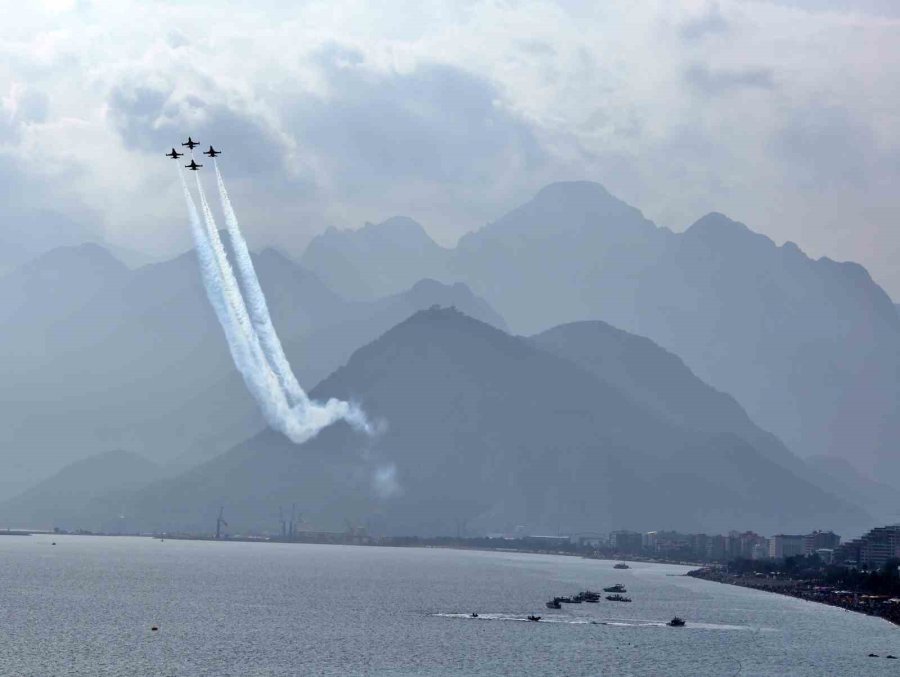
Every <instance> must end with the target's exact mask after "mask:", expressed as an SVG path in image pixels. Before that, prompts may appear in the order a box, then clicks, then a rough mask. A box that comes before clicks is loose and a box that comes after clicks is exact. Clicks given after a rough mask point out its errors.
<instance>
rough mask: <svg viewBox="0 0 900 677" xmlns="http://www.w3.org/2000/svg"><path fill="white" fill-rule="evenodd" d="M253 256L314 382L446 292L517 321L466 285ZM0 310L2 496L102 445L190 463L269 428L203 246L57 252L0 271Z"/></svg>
mask: <svg viewBox="0 0 900 677" xmlns="http://www.w3.org/2000/svg"><path fill="white" fill-rule="evenodd" d="M224 241H225V242H226V243H227V242H228V238H227V237H225V238H224ZM254 265H255V266H256V269H257V272H258V275H259V278H260V284H261V285H262V287H263V289H264V290H265V293H266V296H267V300H268V305H269V309H270V311H271V313H272V318H273V322H274V324H275V326H276V327H277V329H278V331H279V334H280V335H281V337H282V339H283V340H284V342H285V346H286V350H287V352H288V355H289V357H290V358H291V359H292V361H293V364H294V367H295V369H296V371H297V373H298V376H300V378H301V382H302V383H304V384H306V385H307V387H309V386H311V385H313V384H314V383H315V382H317V381H318V380H320V379H322V378H324V377H325V376H327V375H328V374H329V373H330V372H331V371H333V370H334V369H336V368H337V367H339V366H340V365H341V364H343V363H344V362H345V361H346V360H347V358H349V356H350V355H351V354H352V352H353V351H354V350H356V348H358V347H360V346H361V345H364V344H365V343H368V342H369V341H371V340H373V339H374V338H376V337H377V336H378V335H380V334H381V333H383V332H385V331H387V330H388V329H389V328H390V327H392V326H393V325H394V324H396V323H397V322H400V321H401V320H403V319H405V318H406V317H408V316H409V315H411V314H413V313H414V312H415V311H416V310H419V309H421V308H427V307H429V306H431V305H433V304H441V305H455V306H457V307H459V308H460V309H462V310H463V311H464V312H467V313H470V314H472V315H473V316H476V317H479V318H481V319H484V320H485V321H487V322H491V323H494V324H496V325H497V326H499V327H505V324H504V322H503V319H502V318H500V316H499V315H497V314H496V313H495V312H494V311H493V310H492V309H491V308H490V307H489V306H487V304H485V303H484V302H483V301H482V300H481V299H478V298H477V297H475V296H474V295H473V294H472V292H471V291H470V290H469V289H468V288H467V287H465V286H464V285H461V284H459V285H455V286H447V287H445V286H443V285H440V284H439V283H436V282H432V281H421V282H418V283H417V284H416V285H414V286H413V287H412V288H411V289H409V290H405V291H404V292H402V293H399V294H396V295H394V296H392V297H389V298H382V299H377V300H372V301H365V302H362V301H359V302H348V301H345V300H344V299H343V298H341V297H340V296H338V295H337V294H336V293H335V292H333V291H332V290H331V289H329V288H328V287H327V286H326V285H325V284H323V283H322V282H321V281H320V280H319V279H318V277H317V276H316V275H314V274H313V273H311V272H309V271H308V270H306V269H304V268H303V267H302V266H300V265H298V264H297V263H295V262H293V261H291V260H290V259H288V258H286V257H285V256H283V255H282V254H280V253H278V252H277V251H275V250H271V249H268V250H265V251H263V252H261V253H259V254H254ZM0 320H2V321H3V324H4V331H3V332H2V334H0V374H2V377H3V378H0V397H2V398H3V402H4V407H3V408H0V449H3V450H4V463H5V466H4V472H3V473H0V499H2V498H6V497H9V496H12V495H14V494H16V493H19V492H20V491H22V490H23V489H24V488H25V487H27V486H31V485H33V484H35V483H36V482H39V481H40V480H42V479H44V478H46V477H47V476H49V475H50V474H52V473H53V472H56V471H57V470H59V469H60V468H62V467H63V466H65V465H66V464H68V463H71V462H72V461H75V460H77V459H79V458H85V457H88V456H90V455H92V454H94V453H96V450H97V449H98V448H99V449H102V448H110V447H122V448H128V449H131V450H133V451H135V452H136V453H139V454H142V455H144V456H146V457H147V458H151V459H153V460H154V461H155V462H159V463H163V464H175V465H176V466H178V467H182V468H183V467H186V465H187V464H190V463H192V462H196V461H197V460H198V459H204V460H205V459H207V458H210V457H212V456H214V455H215V454H217V453H219V452H221V451H224V450H227V449H229V448H231V447H232V446H234V445H235V444H236V443H238V442H240V441H241V440H243V439H246V438H247V437H249V436H251V435H254V434H256V433H257V432H259V431H260V430H261V429H262V428H263V425H264V424H263V421H262V418H261V416H260V414H259V413H258V410H257V407H256V405H255V403H254V402H253V400H252V398H251V397H250V396H249V395H248V394H247V392H246V389H245V387H244V385H243V382H242V381H241V379H240V377H239V375H238V374H237V372H236V370H235V369H234V366H233V364H232V361H231V357H230V356H229V353H228V349H227V346H226V344H225V340H224V338H223V335H222V330H221V329H220V327H219V325H218V322H217V321H216V318H215V316H214V314H213V312H212V310H211V308H210V306H209V302H208V301H207V298H206V294H205V292H204V290H203V287H202V285H201V283H200V276H199V273H198V270H197V263H196V260H195V256H194V254H193V253H192V252H188V253H185V254H183V255H181V256H178V257H176V258H174V259H171V260H168V261H164V262H160V263H155V264H151V265H147V266H143V267H141V268H138V269H136V270H130V269H128V268H127V267H126V266H124V265H123V264H122V263H121V262H119V261H118V260H117V259H116V258H115V257H114V256H112V254H110V252H108V251H107V250H105V249H103V248H102V247H100V246H97V245H84V246H80V247H64V248H59V249H56V250H53V251H51V252H48V253H47V254H44V255H42V256H41V257H39V258H38V259H36V260H34V261H33V262H31V263H29V264H27V265H26V266H23V267H21V268H19V269H17V270H15V271H13V272H11V273H9V274H7V275H5V276H2V277H0ZM210 421H215V422H216V424H215V425H210Z"/></svg>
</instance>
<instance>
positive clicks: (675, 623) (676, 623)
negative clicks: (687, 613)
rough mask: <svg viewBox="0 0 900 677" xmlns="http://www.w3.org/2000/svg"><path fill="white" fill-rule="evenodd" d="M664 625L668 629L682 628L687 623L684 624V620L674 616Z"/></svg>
mask: <svg viewBox="0 0 900 677" xmlns="http://www.w3.org/2000/svg"><path fill="white" fill-rule="evenodd" d="M666 625H668V626H669V627H670V628H683V627H684V626H685V625H687V623H685V620H684V619H683V618H679V617H678V616H675V618H673V619H672V620H671V621H669V622H668V623H667V624H666Z"/></svg>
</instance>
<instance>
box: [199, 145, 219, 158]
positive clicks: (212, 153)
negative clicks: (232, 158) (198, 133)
mask: <svg viewBox="0 0 900 677" xmlns="http://www.w3.org/2000/svg"><path fill="white" fill-rule="evenodd" d="M203 154H204V155H209V156H210V157H212V158H214V157H215V156H216V155H221V154H222V151H220V150H216V149H215V148H213V147H212V146H210V147H209V150H205V151H203Z"/></svg>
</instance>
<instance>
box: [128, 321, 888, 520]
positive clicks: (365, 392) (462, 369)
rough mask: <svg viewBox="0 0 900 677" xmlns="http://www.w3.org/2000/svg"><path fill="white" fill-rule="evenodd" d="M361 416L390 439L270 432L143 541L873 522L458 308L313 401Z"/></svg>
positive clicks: (178, 493)
mask: <svg viewBox="0 0 900 677" xmlns="http://www.w3.org/2000/svg"><path fill="white" fill-rule="evenodd" d="M313 396H315V397H317V398H328V397H341V398H346V399H352V400H353V401H356V402H359V403H360V404H361V406H362V407H363V408H364V409H365V411H366V412H367V413H368V414H369V416H370V417H371V418H373V419H374V420H377V421H381V422H382V432H381V433H380V434H378V435H375V436H373V437H366V436H364V435H361V434H359V433H355V432H353V431H352V430H351V429H350V428H349V427H347V426H346V425H343V424H339V425H335V426H332V427H330V428H328V429H326V430H324V431H323V432H322V433H320V435H319V436H318V437H316V438H315V439H313V440H311V441H309V442H307V443H306V444H304V445H301V446H296V445H292V444H291V443H290V442H288V441H287V440H286V439H285V438H283V437H282V436H280V435H278V434H275V433H272V432H269V431H267V432H264V433H261V434H260V435H257V436H256V437H254V438H252V439H250V440H248V441H247V442H245V443H243V444H241V445H239V446H237V447H235V448H234V449H233V450H231V451H229V452H227V453H226V454H224V455H222V456H220V457H218V458H216V459H215V460H214V461H211V462H208V463H206V464H203V465H201V466H198V467H197V468H194V469H192V470H190V471H188V472H186V473H184V474H183V475H181V476H180V477H178V478H175V479H171V480H167V481H164V482H159V483H157V484H155V485H153V486H151V487H148V488H147V489H145V490H144V491H142V492H140V494H139V495H138V496H137V497H136V498H135V500H134V502H133V503H131V504H130V505H131V506H132V507H131V508H130V509H131V511H132V512H134V513H135V514H140V515H142V516H146V518H147V522H146V523H145V524H144V528H155V529H177V528H181V529H201V530H206V531H208V530H209V528H210V524H211V523H212V521H214V517H215V514H214V510H215V509H216V506H219V505H225V506H226V511H227V512H228V517H227V519H228V520H229V522H230V524H231V525H232V528H233V529H235V530H238V531H239V530H242V529H248V528H255V529H265V528H268V529H269V530H273V529H274V526H275V519H274V517H273V515H275V514H277V508H278V506H279V505H286V504H288V503H292V502H295V501H296V502H298V505H300V506H301V509H302V510H303V513H304V516H305V518H306V519H307V521H308V522H309V523H310V524H312V525H314V526H315V527H317V528H324V529H327V528H331V529H343V528H344V524H345V520H350V521H352V522H354V523H360V522H363V523H368V524H369V525H370V526H371V527H372V528H373V529H376V530H379V531H382V532H388V533H407V534H409V533H419V534H435V533H455V532H456V530H457V528H458V527H459V525H460V524H463V523H464V524H466V525H467V529H468V530H469V531H471V532H473V533H479V532H486V531H493V530H498V529H499V530H505V529H511V528H513V527H515V526H516V525H524V526H526V528H527V529H528V530H530V531H532V532H541V531H544V532H546V531H552V532H554V533H555V532H556V531H557V530H563V531H564V532H567V533H570V532H579V531H591V532H595V531H598V530H605V529H609V528H635V529H650V528H678V529H681V530H706V531H714V532H721V531H723V530H728V529H731V528H735V527H736V526H739V525H746V526H748V527H752V528H754V529H760V530H763V531H764V532H766V531H772V532H774V531H781V530H790V531H794V530H801V529H809V528H812V527H814V526H817V525H822V524H828V525H834V526H835V528H843V527H848V528H859V527H860V526H861V525H864V524H867V523H868V520H870V519H871V518H870V517H869V516H868V515H866V514H865V513H863V512H862V511H860V510H859V509H857V508H855V507H853V506H850V505H848V504H847V503H845V502H843V501H841V500H839V499H837V498H835V497H833V496H831V495H829V494H827V493H826V492H824V491H822V490H821V489H819V488H818V487H816V486H814V485H813V484H811V483H810V482H808V481H806V480H805V479H804V478H802V477H799V476H797V475H795V474H793V473H792V472H791V471H790V470H789V469H787V468H785V467H784V466H783V465H779V464H778V463H776V462H774V461H772V460H770V459H768V458H766V456H765V455H764V454H763V453H761V452H760V451H759V450H758V449H756V448H755V447H754V446H753V445H752V443H751V442H750V441H748V440H746V439H742V438H741V437H740V436H738V435H736V434H733V433H730V432H708V431H703V430H691V429H688V428H686V427H683V426H680V425H676V424H675V423H673V421H672V420H670V418H668V417H666V416H663V415H660V413H659V412H658V411H656V410H654V409H653V408H651V407H647V406H644V405H643V404H642V403H640V402H638V401H636V400H635V399H634V398H633V397H632V396H630V395H629V394H628V393H626V392H624V391H623V390H621V389H619V388H618V387H616V386H615V385H613V384H611V383H609V382H607V381H605V380H603V379H601V378H598V377H597V376H596V375H595V374H592V373H589V372H588V371H586V370H585V369H582V368H581V367H579V366H578V365H577V364H576V363H574V362H572V361H570V360H566V359H562V358H560V357H557V356H556V355H553V354H550V353H548V352H545V351H543V350H541V349H539V348H537V347H536V346H535V344H534V343H533V342H532V341H529V340H527V339H523V338H516V337H512V336H510V335H508V334H506V333H504V332H502V331H500V330H498V329H495V328H493V327H491V326H489V325H487V324H485V323H482V322H479V321H477V320H474V319H472V318H470V317H467V316H465V315H463V314H462V313H460V312H458V311H455V310H452V309H440V308H432V309H429V310H425V311H421V312H419V313H417V314H415V315H414V316H412V317H411V318H409V319H407V320H405V321H404V322H402V323H400V324H399V325H397V326H396V327H394V328H392V329H391V330H390V331H388V332H387V333H385V334H384V335H382V336H381V337H379V338H378V339H376V340H375V341H373V342H372V343H370V344H368V345H367V346H365V347H363V348H360V349H359V350H357V351H356V352H355V353H354V354H353V356H352V357H351V359H350V361H349V362H348V363H347V364H346V365H345V366H344V367H341V368H340V369H338V370H337V371H336V372H334V373H333V374H332V375H331V376H329V377H328V378H327V379H325V380H324V381H323V382H322V383H321V384H319V386H317V388H316V389H315V390H314V391H313Z"/></svg>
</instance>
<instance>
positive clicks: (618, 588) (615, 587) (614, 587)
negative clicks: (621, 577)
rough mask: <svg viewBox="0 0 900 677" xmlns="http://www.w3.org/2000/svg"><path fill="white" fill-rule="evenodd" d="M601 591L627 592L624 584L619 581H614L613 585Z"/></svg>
mask: <svg viewBox="0 0 900 677" xmlns="http://www.w3.org/2000/svg"><path fill="white" fill-rule="evenodd" d="M603 592H628V591H627V590H626V589H625V586H624V585H622V584H621V583H616V584H615V585H611V586H609V587H608V588H603Z"/></svg>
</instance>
